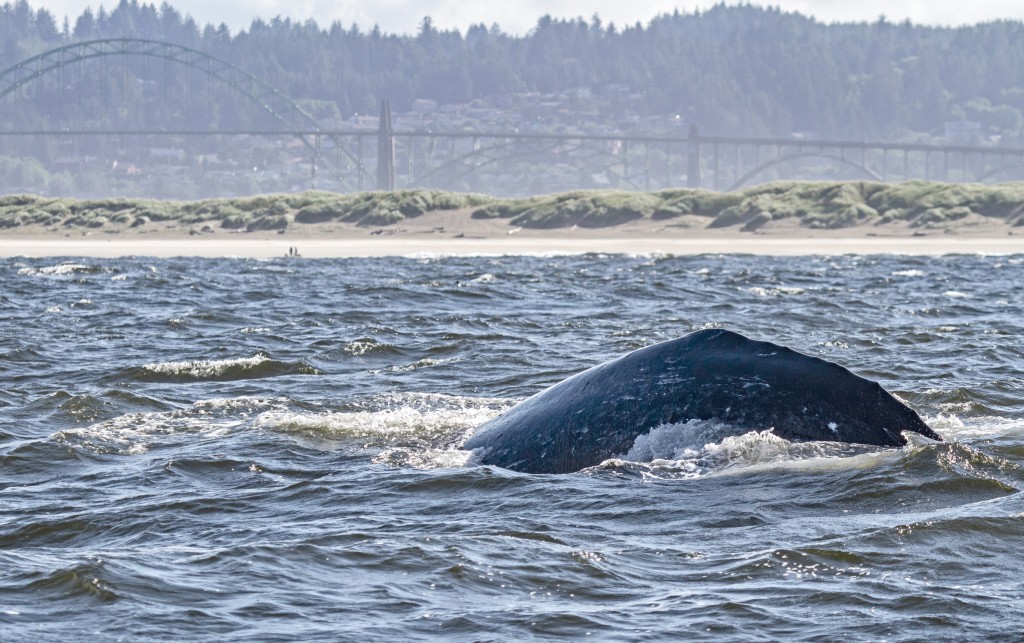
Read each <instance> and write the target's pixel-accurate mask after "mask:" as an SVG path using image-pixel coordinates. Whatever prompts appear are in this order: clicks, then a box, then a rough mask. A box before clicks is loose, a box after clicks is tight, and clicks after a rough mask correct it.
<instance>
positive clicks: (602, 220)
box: [0, 181, 1024, 232]
mask: <svg viewBox="0 0 1024 643" xmlns="http://www.w3.org/2000/svg"><path fill="white" fill-rule="evenodd" d="M454 210H463V211H466V212H467V213H469V216H472V218H474V219H503V220H507V221H508V223H509V225H512V226H522V227H526V228H538V229H547V228H564V227H571V226H579V227H581V228H604V227H609V226H615V225H620V224H623V223H629V222H634V221H640V220H644V219H648V220H663V221H669V222H670V221H673V220H679V221H680V222H684V221H685V222H686V224H687V225H692V226H694V227H709V228H732V227H735V228H737V229H740V230H744V231H753V230H757V229H758V228H761V227H763V226H765V225H767V224H769V223H771V222H773V221H782V220H786V219H792V220H794V221H795V222H796V223H797V224H798V225H801V226H804V227H808V228H825V229H837V228H846V227H850V226H856V225H864V224H868V225H885V224H889V223H902V224H905V225H909V226H911V227H941V226H943V225H946V224H949V223H952V222H957V221H963V220H965V219H966V220H970V219H972V218H973V219H974V220H984V219H1000V220H1003V221H1005V222H1007V223H1010V224H1012V225H1015V226H1024V183H1003V184H1000V185H981V184H948V183H928V182H924V181H911V182H908V183H894V184H886V183H867V182H796V181H793V182H779V183H769V184H766V185H759V186H755V187H751V188H747V189H744V190H740V191H737V192H724V193H718V192H709V191H707V190H688V189H672V190H662V191H660V192H650V193H645V192H616V191H607V190H593V191H574V192H566V193H563V194H551V195H545V196H536V197H528V198H521V199H496V198H493V197H489V196H484V195H480V194H460V193H454V192H440V191H437V190H399V191H395V192H359V193H353V194H337V193H334V192H302V193H299V194H270V195H261V196H256V197H249V198H244V199H208V200H204V201H181V202H174V201H152V200H132V199H98V200H74V199H55V198H48V197H40V196H33V195H27V194H15V195H8V196H3V197H0V229H10V228H16V227H19V226H29V225H36V226H44V227H49V228H51V229H62V228H82V229H93V228H113V227H128V226H130V227H140V226H147V225H159V224H161V223H176V224H181V225H195V224H201V223H204V224H208V225H209V224H212V225H216V226H219V227H220V228H222V229H225V230H245V231H248V232H253V231H266V230H285V229H295V228H298V229H301V227H302V226H304V225H311V224H323V223H331V222H336V223H340V224H349V225H355V226H361V227H378V226H386V225H393V224H400V223H401V222H403V221H407V220H410V219H414V218H416V217H419V216H421V215H423V214H426V213H428V212H438V211H454Z"/></svg>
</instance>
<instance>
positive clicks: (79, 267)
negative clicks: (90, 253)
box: [18, 262, 98, 277]
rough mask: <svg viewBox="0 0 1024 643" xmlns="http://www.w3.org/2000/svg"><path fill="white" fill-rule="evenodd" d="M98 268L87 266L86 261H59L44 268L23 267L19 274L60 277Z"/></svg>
mask: <svg viewBox="0 0 1024 643" xmlns="http://www.w3.org/2000/svg"><path fill="white" fill-rule="evenodd" d="M96 270H98V269H97V268H93V267H92V266H87V265H85V264H84V263H70V262H66V263H59V264H57V265H55V266H43V267H42V268H33V267H31V266H29V267H25V268H21V269H20V270H18V274H19V275H27V276H44V277H60V276H64V275H73V274H75V273H76V272H94V271H96Z"/></svg>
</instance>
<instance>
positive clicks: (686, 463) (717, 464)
mask: <svg viewBox="0 0 1024 643" xmlns="http://www.w3.org/2000/svg"><path fill="white" fill-rule="evenodd" d="M740 431H741V430H740V429H737V428H736V427H733V426H730V425H727V424H722V423H720V422H715V421H707V422H705V421H700V420H691V421H689V422H685V423H680V424H665V425H662V426H659V427H657V428H655V429H653V430H652V431H651V432H650V433H647V434H644V435H641V436H638V437H637V439H636V441H635V442H634V445H633V447H632V448H631V449H630V450H629V452H628V453H627V454H626V455H625V456H623V457H622V458H620V459H616V460H610V461H608V462H605V463H603V464H602V466H612V467H618V466H623V465H625V464H626V463H633V464H632V466H636V463H640V464H641V466H642V470H641V473H642V474H643V475H645V476H651V477H671V478H696V477H703V476H710V475H723V474H730V473H737V472H755V471H758V470H764V469H773V468H786V469H793V468H799V469H809V470H823V469H849V468H869V467H874V466H878V465H879V464H881V463H883V462H885V461H888V459H891V458H892V457H899V456H898V455H897V456H892V455H879V454H880V453H882V452H880V451H877V450H874V449H873V448H872V447H864V446H858V445H850V444H843V443H838V442H790V441H789V440H786V439H784V438H781V437H779V436H778V435H776V434H774V433H772V432H771V431H770V430H765V431H748V432H740ZM866 450H868V451H866ZM884 451H885V452H886V453H893V452H895V453H898V451H893V450H891V449H887V450H884Z"/></svg>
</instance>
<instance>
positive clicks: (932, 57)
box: [0, 0, 1024, 143]
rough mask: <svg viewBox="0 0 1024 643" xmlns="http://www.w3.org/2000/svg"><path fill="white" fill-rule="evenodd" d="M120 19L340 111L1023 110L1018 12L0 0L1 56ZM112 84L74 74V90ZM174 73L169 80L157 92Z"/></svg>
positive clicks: (927, 119)
mask: <svg viewBox="0 0 1024 643" xmlns="http://www.w3.org/2000/svg"><path fill="white" fill-rule="evenodd" d="M123 36H131V37H138V38H152V39H159V40H166V41H170V42H174V43H176V44H181V45H185V46H188V47H194V48H196V49H200V50H202V51H204V52H206V53H209V54H211V55H213V56H216V57H219V58H222V59H225V60H227V61H229V62H232V63H234V64H236V65H238V66H239V67H241V68H243V69H245V70H246V71H248V72H250V73H252V74H254V75H255V76H257V77H259V78H261V79H263V80H265V81H266V82H267V83H268V84H270V85H271V86H273V87H275V88H277V89H279V90H280V91H282V92H283V93H284V94H286V95H288V96H290V97H292V98H294V99H305V100H308V101H322V103H320V105H321V107H323V106H327V111H328V112H333V111H334V107H335V106H336V109H337V112H338V113H339V114H341V115H343V116H349V115H351V114H353V113H357V112H358V113H374V111H375V109H376V107H375V106H376V103H377V100H378V99H379V98H381V97H387V98H389V99H390V100H391V101H392V105H393V108H394V109H395V110H397V111H401V110H405V109H408V108H409V106H410V105H411V103H412V101H413V99H416V98H431V99H434V100H437V101H439V102H441V103H453V102H454V103H462V102H469V101H471V100H473V99H483V100H485V101H496V100H498V99H500V97H501V96H503V95H507V94H511V93H517V92H527V91H531V92H541V93H556V92H562V91H565V90H570V89H576V88H587V89H589V90H590V91H591V92H592V93H593V96H594V97H595V98H596V99H597V101H598V102H599V101H600V100H602V98H603V97H607V96H610V95H611V94H612V93H614V94H615V95H621V94H622V93H623V92H628V93H630V94H634V95H637V96H638V97H639V98H638V99H637V100H636V101H634V102H633V103H631V108H632V109H634V110H635V111H636V112H637V113H638V114H639V115H640V116H644V115H656V114H679V115H680V116H681V117H682V119H683V120H684V121H685V122H687V123H696V124H698V125H699V126H700V128H701V131H702V132H704V133H706V134H718V135H781V136H784V135H789V134H790V133H792V132H813V133H816V134H819V135H821V136H832V137H844V138H865V139H875V138H893V137H904V138H905V137H907V136H910V135H913V134H914V133H926V134H942V132H943V128H944V124H945V123H946V122H948V121H957V120H966V121H976V122H978V123H980V124H981V133H982V134H983V135H995V134H998V135H1001V136H1002V137H1003V140H1004V143H1011V142H1012V143H1017V142H1019V139H1020V135H1021V129H1022V113H1024V23H1021V22H1018V21H1002V22H992V23H986V24H980V25H975V26H968V27H959V28H938V27H925V26H916V25H913V24H911V23H909V22H903V23H898V24H894V23H890V22H887V21H886V20H884V19H879V20H878V21H876V22H873V23H859V24H839V25H826V24H822V23H820V22H817V21H816V20H814V19H812V18H808V17H806V16H802V15H800V14H796V13H787V12H783V11H780V10H778V9H772V8H759V7H753V6H728V7H727V6H724V5H719V6H716V7H714V8H712V9H709V10H707V11H703V12H696V13H680V12H676V13H673V14H668V15H663V16H660V17H658V18H655V19H654V20H652V21H651V22H650V23H649V24H646V25H643V24H639V23H637V24H633V25H615V24H611V23H604V22H602V21H601V20H600V19H599V18H598V17H596V16H595V17H592V18H589V19H576V20H556V19H552V18H550V17H543V18H541V19H540V20H539V22H538V23H537V25H536V27H535V28H534V29H533V30H532V31H531V32H530V33H529V34H527V35H524V36H513V35H509V34H507V33H504V32H502V31H501V29H500V28H499V27H498V26H496V25H495V26H485V25H477V26H473V27H470V28H469V29H468V30H467V31H466V32H465V33H460V32H459V31H456V30H442V29H437V28H436V27H435V26H434V25H433V24H432V23H431V21H430V20H429V19H424V20H423V22H422V24H421V27H420V30H419V33H418V34H416V35H412V36H396V35H390V34H385V33H382V32H381V31H380V30H379V29H378V28H376V27H373V26H372V25H362V26H357V25H344V24H342V23H340V22H336V23H333V24H331V25H328V26H326V27H324V26H321V25H318V24H317V23H315V22H314V21H306V22H296V21H292V20H289V19H281V18H274V19H271V20H262V19H259V20H255V21H253V22H252V24H251V25H250V26H249V28H248V29H245V30H243V31H241V32H239V33H235V34H233V33H231V31H230V30H229V29H228V28H227V27H225V26H224V25H221V26H213V25H199V24H197V23H196V22H195V21H194V20H192V19H191V18H189V17H188V16H185V15H183V14H182V13H181V12H180V11H178V10H176V9H174V8H173V7H172V6H171V5H169V4H167V3H164V4H161V5H160V6H159V7H157V6H155V5H153V4H145V3H141V4H140V3H138V2H136V1H135V0H121V2H120V4H118V5H117V6H116V7H115V8H114V9H112V10H109V11H107V10H104V9H102V8H101V9H99V10H97V11H95V12H93V11H90V10H88V9H87V10H85V11H84V12H83V13H82V14H81V15H79V16H77V17H74V18H72V19H70V20H65V21H63V22H58V20H56V19H55V18H54V16H53V14H51V13H50V12H48V11H46V10H45V9H40V10H37V11H36V10H33V9H32V8H31V7H30V6H29V5H28V4H27V2H26V1H25V0H19V1H18V2H16V3H8V4H5V5H3V6H2V7H0V48H2V51H0V66H2V67H4V68H6V67H8V66H10V65H13V64H16V63H17V62H19V61H20V60H23V59H24V58H26V57H28V56H31V55H34V54H37V53H41V52H42V51H45V50H47V49H51V48H53V47H56V46H59V45H62V44H66V43H71V42H75V41H82V40H89V39H96V38H115V37H123ZM166 77H167V78H171V79H172V80H174V79H175V78H181V77H182V76H180V75H179V76H173V75H171V76H166ZM177 82H180V83H184V82H190V81H177ZM101 85H102V83H88V82H84V83H83V82H79V85H78V87H77V89H76V91H77V92H79V94H80V95H82V94H88V93H89V92H94V93H95V92H99V91H100V86H101ZM108 90H109V91H111V92H113V91H116V88H108ZM122 91H125V90H122ZM174 91H175V88H174V87H170V88H168V89H167V90H166V91H161V92H160V100H164V98H165V97H166V96H169V95H174ZM80 97H81V96H80ZM84 98H89V97H88V96H84ZM93 98H94V99H95V101H96V102H101V101H100V98H99V97H93ZM164 102H166V101H164ZM314 104H315V103H314ZM42 109H43V110H44V113H43V114H41V115H40V117H46V116H48V114H47V113H46V109H49V107H47V106H46V105H44V106H43V108H42ZM53 109H54V110H56V109H57V106H53ZM208 117H209V118H210V119H215V118H216V117H217V115H216V114H214V113H211V114H209V115H208ZM9 120H10V119H9Z"/></svg>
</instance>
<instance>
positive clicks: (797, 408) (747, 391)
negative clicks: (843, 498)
mask: <svg viewBox="0 0 1024 643" xmlns="http://www.w3.org/2000/svg"><path fill="white" fill-rule="evenodd" d="M689 420H719V421H721V422H723V423H726V424H729V425H733V426H736V427H740V428H742V429H747V430H766V429H771V430H772V431H773V432H774V433H775V434H776V435H779V436H780V437H783V438H785V439H787V440H791V441H800V442H805V441H815V440H827V441H834V442H850V443H856V444H870V445H877V446H887V447H897V446H903V445H905V444H906V443H907V440H906V438H905V437H904V436H903V435H902V433H903V431H915V432H917V433H920V434H921V435H924V436H926V437H928V438H931V439H933V440H940V441H941V440H942V438H941V437H939V435H938V434H936V433H935V432H934V431H932V430H931V428H929V427H928V425H927V424H925V423H924V421H923V420H921V418H920V416H918V414H917V413H916V412H914V411H913V410H912V409H910V408H909V407H907V406H906V405H904V404H903V403H901V402H900V401H899V400H897V399H896V398H894V397H893V396H892V395H890V394H889V393H888V392H886V390H885V389H883V388H882V387H881V385H879V384H878V383H877V382H872V381H871V380H867V379H864V378H863V377H860V376H858V375H854V374H853V373H851V372H850V371H848V370H847V369H845V368H843V367H842V366H840V365H838V364H834V363H832V362H828V361H825V360H823V359H819V358H817V357H811V356H810V355H804V354H803V353H798V352H797V351H794V350H792V349H789V348H786V347H785V346H779V345H777V344H772V343H770V342H761V341H755V340H752V339H748V338H747V337H744V336H743V335H740V334H739V333H735V332H732V331H729V330H724V329H712V330H701V331H697V332H695V333H691V334H689V335H686V336H685V337H681V338H679V339H674V340H671V341H667V342H662V343H660V344H655V345H653V346H648V347H646V348H641V349H639V350H636V351H633V352H632V353H629V354H627V355H624V356H622V357H620V358H618V359H615V360H612V361H610V362H606V363H604V364H601V365H599V366H595V367H594V368H591V369H589V370H587V371H584V372H582V373H579V374H577V375H574V376H572V377H570V378H568V379H566V380H564V381H562V382H559V383H558V384H555V385H554V386H552V387H551V388H548V389H546V390H544V391H541V392H540V393H538V394H536V395H534V396H533V397H531V398H529V399H527V400H524V401H523V402H521V403H520V404H518V405H516V406H514V407H512V408H511V409H509V410H508V411H506V412H505V413H503V414H501V415H499V416H498V417H496V418H494V419H493V420H490V421H489V422H485V423H484V424H482V425H480V427H479V428H478V429H477V431H476V433H475V434H474V435H473V436H472V437H471V438H470V439H469V440H468V441H467V442H466V443H465V445H464V446H463V448H466V449H482V456H481V462H482V463H483V464H490V465H495V466H499V467H503V468H506V469H512V470H515V471H522V472H526V473H570V472H573V471H579V470H580V469H585V468H587V467H591V466H594V465H596V464H599V463H600V462H603V461H604V460H607V459H608V458H613V457H616V456H621V455H624V454H625V453H627V452H628V451H629V450H630V448H631V447H632V446H633V443H634V441H635V440H636V438H637V437H638V436H640V435H644V434H646V433H648V432H649V431H650V430H651V429H653V428H655V427H658V426H661V425H663V424H674V423H678V422H687V421H689Z"/></svg>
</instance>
